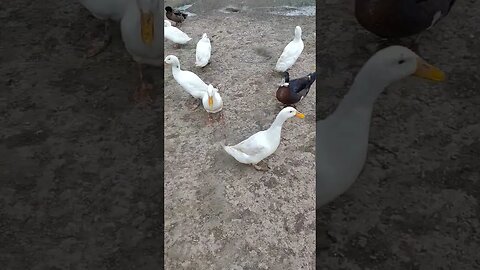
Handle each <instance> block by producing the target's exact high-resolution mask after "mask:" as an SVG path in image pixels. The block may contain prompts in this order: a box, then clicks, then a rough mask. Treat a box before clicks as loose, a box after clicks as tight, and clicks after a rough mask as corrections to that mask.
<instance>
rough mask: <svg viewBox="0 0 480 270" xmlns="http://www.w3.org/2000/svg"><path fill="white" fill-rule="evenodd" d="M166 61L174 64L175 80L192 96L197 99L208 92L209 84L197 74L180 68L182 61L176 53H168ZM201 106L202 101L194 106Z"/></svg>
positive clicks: (173, 73)
mask: <svg viewBox="0 0 480 270" xmlns="http://www.w3.org/2000/svg"><path fill="white" fill-rule="evenodd" d="M165 63H167V64H169V65H172V75H173V78H174V79H175V81H177V83H178V84H180V86H181V87H182V88H183V89H184V90H185V91H186V92H187V93H189V94H190V95H191V96H192V97H194V98H196V99H203V97H204V96H205V94H206V93H207V89H208V86H207V84H206V83H204V82H203V81H202V79H200V77H198V76H197V74H195V73H193V72H191V71H187V70H181V69H180V61H179V60H178V57H176V56H175V55H168V56H167V57H166V58H165ZM198 106H200V103H198V104H197V106H196V107H195V108H194V109H196V108H197V107H198Z"/></svg>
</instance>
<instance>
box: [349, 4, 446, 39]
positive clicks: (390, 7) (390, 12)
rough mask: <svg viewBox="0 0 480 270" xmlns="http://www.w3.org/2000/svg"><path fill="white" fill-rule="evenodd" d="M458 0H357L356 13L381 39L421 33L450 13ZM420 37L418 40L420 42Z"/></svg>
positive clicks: (358, 19) (363, 24)
mask: <svg viewBox="0 0 480 270" xmlns="http://www.w3.org/2000/svg"><path fill="white" fill-rule="evenodd" d="M454 3H455V0H402V1H398V0H356V1H355V16H356V18H357V21H358V22H359V23H360V25H362V26H363V27H364V28H365V29H367V30H368V31H370V32H372V33H374V34H376V35H377V36H380V37H382V38H402V37H407V36H412V35H416V34H421V33H422V32H424V31H426V30H428V29H430V28H431V27H433V26H434V25H435V24H436V23H437V22H438V21H439V20H440V19H442V18H444V17H445V16H447V14H448V13H449V12H450V9H451V8H452V6H453V4H454ZM419 38H420V36H418V38H417V40H416V41H415V42H418V40H419Z"/></svg>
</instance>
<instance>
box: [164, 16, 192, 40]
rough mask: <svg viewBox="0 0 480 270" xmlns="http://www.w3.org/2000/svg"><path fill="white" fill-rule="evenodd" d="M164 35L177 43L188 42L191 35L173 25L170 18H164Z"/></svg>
mask: <svg viewBox="0 0 480 270" xmlns="http://www.w3.org/2000/svg"><path fill="white" fill-rule="evenodd" d="M163 35H164V37H165V38H166V39H168V40H170V41H172V42H174V43H175V44H182V45H183V44H187V43H188V42H189V41H190V40H192V38H191V37H189V36H188V35H187V34H185V33H184V32H182V30H180V29H178V28H177V27H175V26H172V23H171V22H170V21H169V20H164V23H163Z"/></svg>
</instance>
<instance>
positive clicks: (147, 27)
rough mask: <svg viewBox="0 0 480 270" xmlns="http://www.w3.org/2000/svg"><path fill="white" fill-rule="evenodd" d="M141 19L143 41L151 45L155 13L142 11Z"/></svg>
mask: <svg viewBox="0 0 480 270" xmlns="http://www.w3.org/2000/svg"><path fill="white" fill-rule="evenodd" d="M140 20H141V25H140V27H141V33H142V41H143V43H145V44H147V45H150V44H152V42H153V37H154V30H155V27H154V23H153V22H154V20H153V13H152V12H148V13H144V12H143V11H140Z"/></svg>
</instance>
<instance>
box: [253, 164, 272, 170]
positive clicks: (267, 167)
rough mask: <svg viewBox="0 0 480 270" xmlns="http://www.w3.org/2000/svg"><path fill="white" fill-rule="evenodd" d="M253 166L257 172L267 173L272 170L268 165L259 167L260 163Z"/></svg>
mask: <svg viewBox="0 0 480 270" xmlns="http://www.w3.org/2000/svg"><path fill="white" fill-rule="evenodd" d="M252 165H253V167H254V168H255V170H257V171H261V172H266V171H268V170H269V169H270V167H269V166H268V164H267V163H264V166H260V165H258V163H257V164H252Z"/></svg>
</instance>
